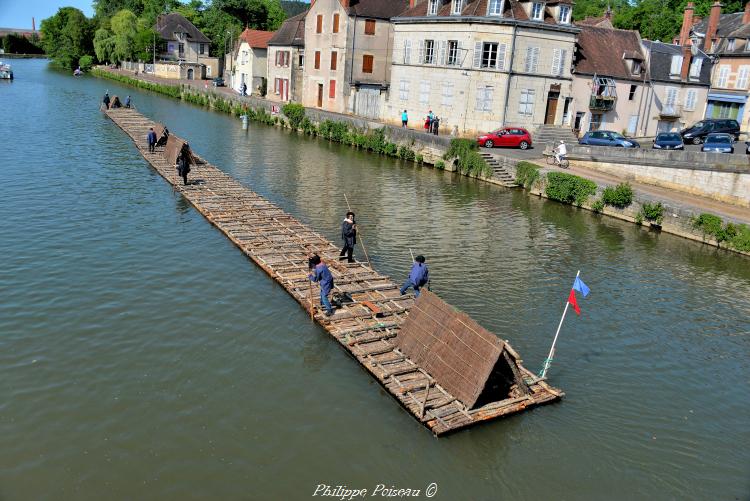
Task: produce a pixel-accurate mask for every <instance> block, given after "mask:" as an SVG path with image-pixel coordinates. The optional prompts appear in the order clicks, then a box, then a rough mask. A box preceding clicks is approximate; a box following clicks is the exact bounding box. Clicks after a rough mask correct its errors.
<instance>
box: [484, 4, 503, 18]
mask: <svg viewBox="0 0 750 501" xmlns="http://www.w3.org/2000/svg"><path fill="white" fill-rule="evenodd" d="M487 15H488V16H502V15H503V0H490V2H489V5H488V6H487Z"/></svg>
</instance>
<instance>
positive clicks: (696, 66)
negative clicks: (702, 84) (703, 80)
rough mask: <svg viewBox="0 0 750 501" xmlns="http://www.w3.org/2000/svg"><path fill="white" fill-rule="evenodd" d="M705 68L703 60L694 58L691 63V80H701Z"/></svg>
mask: <svg viewBox="0 0 750 501" xmlns="http://www.w3.org/2000/svg"><path fill="white" fill-rule="evenodd" d="M702 67H703V58H702V57H701V58H698V57H696V58H694V59H693V62H692V63H690V78H700V76H701V68H702Z"/></svg>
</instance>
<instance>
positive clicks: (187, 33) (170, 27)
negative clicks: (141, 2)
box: [152, 12, 219, 80]
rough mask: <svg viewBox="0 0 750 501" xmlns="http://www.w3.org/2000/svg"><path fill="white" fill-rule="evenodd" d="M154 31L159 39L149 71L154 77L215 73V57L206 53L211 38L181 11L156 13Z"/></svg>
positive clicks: (186, 76)
mask: <svg viewBox="0 0 750 501" xmlns="http://www.w3.org/2000/svg"><path fill="white" fill-rule="evenodd" d="M154 30H155V31H156V32H157V33H158V34H159V35H160V36H161V39H162V42H161V44H160V48H159V52H158V54H156V59H157V61H156V65H155V67H154V68H153V70H152V71H154V73H155V75H156V76H158V77H162V78H175V79H188V80H192V79H202V78H213V77H215V76H218V74H219V60H218V58H216V57H210V56H209V48H210V45H211V40H209V39H208V37H206V35H204V34H203V33H201V31H200V30H199V29H198V28H196V27H195V26H194V25H193V23H191V22H190V21H188V20H187V19H186V18H185V17H184V16H183V15H182V14H178V13H176V12H172V13H169V14H162V15H160V16H159V17H158V18H157V19H156V26H155V27H154Z"/></svg>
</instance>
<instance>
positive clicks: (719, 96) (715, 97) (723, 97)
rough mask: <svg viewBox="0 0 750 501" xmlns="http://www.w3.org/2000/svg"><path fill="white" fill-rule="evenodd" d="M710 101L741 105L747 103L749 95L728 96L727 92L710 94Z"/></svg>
mask: <svg viewBox="0 0 750 501" xmlns="http://www.w3.org/2000/svg"><path fill="white" fill-rule="evenodd" d="M708 100H709V101H724V102H728V103H741V104H745V102H746V101H747V95H744V94H727V93H725V92H709V93H708Z"/></svg>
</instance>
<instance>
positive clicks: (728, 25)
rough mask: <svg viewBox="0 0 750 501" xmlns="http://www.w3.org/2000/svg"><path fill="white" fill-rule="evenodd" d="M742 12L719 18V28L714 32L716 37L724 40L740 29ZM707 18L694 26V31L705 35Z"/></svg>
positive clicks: (723, 15)
mask: <svg viewBox="0 0 750 501" xmlns="http://www.w3.org/2000/svg"><path fill="white" fill-rule="evenodd" d="M743 14H744V12H735V13H733V14H722V15H721V16H719V26H718V29H717V30H716V36H717V37H719V38H724V37H726V36H729V34H730V33H732V32H733V31H735V30H736V29H738V28H741V27H742V15H743ZM708 17H709V16H706V17H705V18H704V19H703V20H701V22H699V23H698V24H696V25H695V26H694V29H695V31H697V32H699V33H705V32H706V30H707V29H708Z"/></svg>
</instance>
